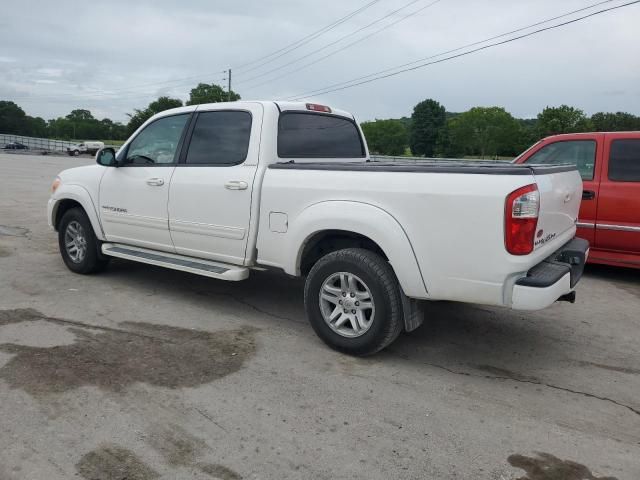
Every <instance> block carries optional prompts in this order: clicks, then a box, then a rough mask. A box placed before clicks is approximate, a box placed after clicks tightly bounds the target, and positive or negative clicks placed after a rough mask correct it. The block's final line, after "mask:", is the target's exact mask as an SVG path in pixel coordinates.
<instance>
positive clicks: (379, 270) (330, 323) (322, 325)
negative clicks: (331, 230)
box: [304, 248, 403, 356]
mask: <svg viewBox="0 0 640 480" xmlns="http://www.w3.org/2000/svg"><path fill="white" fill-rule="evenodd" d="M304 303H305V309H306V312H307V317H308V318H309V321H310V323H311V326H312V327H313V329H314V330H315V332H316V334H317V335H318V336H319V337H320V338H321V339H322V340H323V341H324V342H325V343H326V344H327V345H329V346H330V347H331V348H333V349H335V350H338V351H340V352H344V353H348V354H351V355H362V356H364V355H371V354H373V353H376V352H378V351H380V350H382V349H383V348H385V347H386V346H387V345H389V344H390V343H391V342H393V341H394V340H395V339H396V338H397V337H398V335H400V332H401V331H402V327H403V317H402V301H401V297H400V287H399V285H398V280H397V279H396V276H395V274H394V272H393V269H392V268H391V265H389V263H388V262H387V261H385V260H384V259H383V258H382V257H381V256H380V255H378V254H376V253H374V252H371V251H369V250H364V249H361V248H347V249H344V250H338V251H336V252H332V253H329V254H327V255H325V256H324V257H322V258H321V259H320V260H318V262H317V263H316V264H315V265H314V266H313V268H312V269H311V271H310V272H309V275H308V276H307V280H306V283H305V289H304Z"/></svg>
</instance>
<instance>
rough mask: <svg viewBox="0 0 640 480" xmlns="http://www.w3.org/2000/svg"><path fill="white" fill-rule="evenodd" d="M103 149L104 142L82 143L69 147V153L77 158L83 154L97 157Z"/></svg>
mask: <svg viewBox="0 0 640 480" xmlns="http://www.w3.org/2000/svg"><path fill="white" fill-rule="evenodd" d="M101 148H104V142H82V143H77V144H75V145H71V146H70V147H67V153H68V154H69V155H73V156H76V157H77V156H78V155H80V154H81V153H89V154H91V155H95V154H96V153H97V152H98V150H100V149H101Z"/></svg>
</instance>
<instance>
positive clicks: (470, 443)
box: [0, 154, 640, 480]
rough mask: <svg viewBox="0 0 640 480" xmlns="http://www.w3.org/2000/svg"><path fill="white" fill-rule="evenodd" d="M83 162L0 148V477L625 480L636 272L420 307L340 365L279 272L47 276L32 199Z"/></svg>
mask: <svg viewBox="0 0 640 480" xmlns="http://www.w3.org/2000/svg"><path fill="white" fill-rule="evenodd" d="M88 163H91V160H90V159H88V158H85V159H82V158H80V159H76V158H70V157H38V156H30V155H8V154H0V172H1V175H0V226H2V229H0V432H2V435H0V480H14V479H30V480H39V479H46V480H57V479H68V478H92V479H103V478H104V479H108V478H129V479H151V478H162V479H174V478H177V479H182V478H190V479H192V478H193V479H211V478H231V479H238V478H245V479H271V478H277V479H285V478H291V479H297V478H319V479H336V478H349V479H378V478H379V479H388V478H403V479H405V478H406V479H414V478H415V479H422V478H433V479H441V478H443V479H449V478H460V479H464V478H474V479H476V478H477V479H485V478H487V479H495V480H503V479H504V480H512V479H525V480H526V479H530V480H552V479H554V480H560V479H567V480H581V479H591V478H594V479H598V478H618V479H620V480H622V479H629V480H636V479H638V478H640V461H638V459H639V458H640V350H639V349H638V344H639V343H640V342H639V341H640V272H639V271H632V270H625V269H615V268H607V267H597V266H589V267H588V268H587V271H586V274H585V277H584V278H583V280H582V282H581V284H580V285H579V288H578V298H577V303H576V304H575V305H570V304H566V303H564V304H556V305H554V306H553V307H551V308H550V309H547V310H544V311H541V312H532V313H524V312H511V311H508V310H503V309H498V308H491V307H486V306H479V305H460V304H455V303H449V302H438V303H433V304H430V305H429V309H428V320H427V322H426V323H425V325H423V326H422V327H421V328H420V329H418V330H417V331H415V332H412V333H410V334H405V335H403V336H401V338H400V339H399V340H398V341H397V342H396V343H394V344H393V345H392V346H391V347H390V348H389V349H387V350H385V351H384V352H382V353H381V354H379V355H376V356H374V357H372V358H366V359H358V358H351V357H347V356H344V355H341V354H338V353H336V352H333V351H331V350H329V349H328V348H326V347H325V346H324V344H322V342H320V340H318V339H317V338H316V336H315V334H314V333H313V331H312V330H311V328H310V327H309V325H308V324H307V323H306V320H305V317H304V311H303V301H302V290H303V283H302V282H301V281H300V280H297V279H292V278H289V277H284V276H279V275H276V274H273V273H269V272H256V273H255V274H252V276H251V278H250V279H249V280H247V281H245V282H239V283H225V282H220V281H216V280H212V279H208V278H202V277H197V276H194V275H189V274H186V273H182V272H175V271H169V270H163V269H160V268H155V267H150V266H146V265H140V264H134V263H128V262H124V261H114V262H113V263H112V265H111V266H110V268H109V269H108V270H107V271H106V272H105V273H103V274H100V275H93V276H78V275H74V274H72V273H71V272H69V271H68V270H67V269H66V268H65V267H64V265H63V263H62V261H61V259H60V257H59V254H58V251H57V243H56V238H55V235H54V233H53V232H51V231H49V230H48V227H47V225H46V218H45V204H46V200H47V198H48V195H49V186H50V183H51V181H52V180H53V178H54V177H55V175H56V173H57V172H58V171H60V170H62V169H64V168H69V167H71V166H75V165H81V164H88ZM145 369H146V370H145ZM145 371H148V372H149V375H148V376H147V375H146V374H145ZM541 475H542V476H541Z"/></svg>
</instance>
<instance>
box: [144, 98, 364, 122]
mask: <svg viewBox="0 0 640 480" xmlns="http://www.w3.org/2000/svg"><path fill="white" fill-rule="evenodd" d="M256 103H259V104H262V105H267V104H269V105H273V104H275V105H276V107H277V108H278V110H280V111H281V112H290V111H300V112H309V111H313V112H319V110H317V109H313V108H310V107H309V106H310V105H313V106H315V107H318V106H319V107H328V108H329V109H330V112H327V113H331V114H333V115H340V116H341V117H347V118H350V119H354V116H353V115H352V114H351V113H349V112H347V111H345V110H340V109H337V108H333V107H331V106H330V105H319V104H316V103H311V102H289V101H286V100H285V101H282V100H239V101H237V102H219V103H203V104H200V105H188V106H185V107H178V108H172V109H169V110H164V111H163V112H160V113H157V114H156V115H154V117H155V118H158V117H164V116H167V115H175V114H176V113H184V112H192V111H194V110H205V109H206V108H208V107H215V108H216V109H219V108H225V107H227V108H234V109H236V108H242V106H243V105H248V104H254V105H255V104H256ZM320 113H322V112H321V111H320Z"/></svg>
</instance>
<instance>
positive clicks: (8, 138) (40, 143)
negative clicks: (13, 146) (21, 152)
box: [0, 133, 76, 152]
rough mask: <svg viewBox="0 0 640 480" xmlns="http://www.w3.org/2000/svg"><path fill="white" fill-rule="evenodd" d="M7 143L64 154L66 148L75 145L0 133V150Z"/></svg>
mask: <svg viewBox="0 0 640 480" xmlns="http://www.w3.org/2000/svg"><path fill="white" fill-rule="evenodd" d="M9 143H21V144H22V145H26V146H27V147H29V149H30V150H44V151H48V152H66V151H67V147H71V146H72V145H76V143H74V142H67V141H64V140H53V139H51V138H37V137H25V136H23V135H9V134H5V133H0V149H1V148H4V146H5V145H7V144H9Z"/></svg>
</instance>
